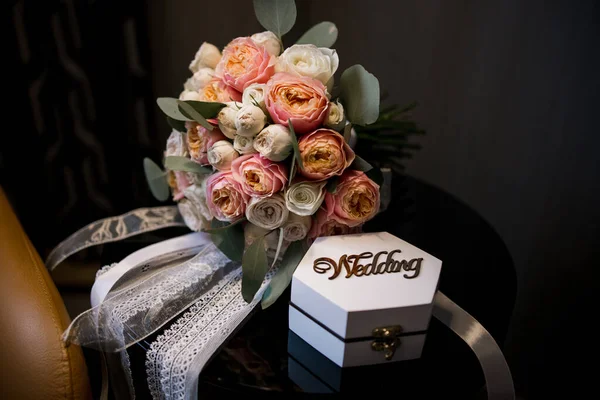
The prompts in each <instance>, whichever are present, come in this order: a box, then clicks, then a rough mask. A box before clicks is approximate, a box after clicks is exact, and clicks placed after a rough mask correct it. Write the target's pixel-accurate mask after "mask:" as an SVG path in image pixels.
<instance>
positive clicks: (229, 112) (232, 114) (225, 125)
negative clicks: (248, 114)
mask: <svg viewBox="0 0 600 400" xmlns="http://www.w3.org/2000/svg"><path fill="white" fill-rule="evenodd" d="M226 104H227V107H223V108H221V111H219V114H217V119H218V120H219V129H220V130H221V132H223V135H225V136H227V137H228V138H229V139H233V138H234V137H235V133H236V132H237V128H236V127H235V119H236V116H237V113H238V111H239V109H238V108H237V107H236V106H235V103H234V102H229V103H226Z"/></svg>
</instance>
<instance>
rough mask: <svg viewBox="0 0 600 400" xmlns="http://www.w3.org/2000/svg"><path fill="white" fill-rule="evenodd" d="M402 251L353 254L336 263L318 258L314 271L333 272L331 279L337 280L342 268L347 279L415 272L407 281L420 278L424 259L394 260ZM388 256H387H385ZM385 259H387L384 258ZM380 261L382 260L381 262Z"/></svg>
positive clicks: (321, 272)
mask: <svg viewBox="0 0 600 400" xmlns="http://www.w3.org/2000/svg"><path fill="white" fill-rule="evenodd" d="M401 252H402V250H399V249H397V250H392V251H390V252H389V253H388V252H387V251H380V252H379V253H377V254H375V256H373V253H371V252H370V251H366V252H364V253H360V254H352V255H346V254H344V255H343V256H341V257H340V260H339V261H338V262H337V263H336V262H335V260H333V259H331V258H329V257H320V258H317V259H316V260H315V261H314V263H313V269H314V271H315V272H317V273H319V274H324V273H326V272H327V271H329V270H333V274H332V275H331V276H330V277H329V279H335V278H337V277H338V275H339V274H340V273H341V272H342V268H343V269H344V270H345V271H346V278H350V277H352V276H353V275H354V276H367V275H371V274H373V275H378V274H384V273H396V272H401V271H405V272H407V273H408V272H414V273H413V274H412V275H410V276H409V275H408V274H404V277H405V278H406V279H414V278H416V277H418V276H419V273H420V272H421V263H422V261H423V259H422V258H413V259H411V260H410V261H407V260H394V258H393V255H394V254H396V253H401ZM386 254H387V256H385V255H386ZM383 257H385V259H384V258H383ZM371 258H372V259H373V261H372V262H370V263H368V264H362V263H361V261H362V262H366V261H368V260H369V259H371ZM380 260H382V261H381V262H380Z"/></svg>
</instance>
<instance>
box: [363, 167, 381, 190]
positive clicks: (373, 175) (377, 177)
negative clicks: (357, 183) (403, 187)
mask: <svg viewBox="0 0 600 400" xmlns="http://www.w3.org/2000/svg"><path fill="white" fill-rule="evenodd" d="M365 175H367V176H368V177H369V179H371V180H372V181H373V182H375V183H376V184H378V185H379V186H381V185H382V184H383V173H382V172H381V170H380V169H379V168H377V167H373V168H371V169H370V170H369V171H367V172H366V173H365Z"/></svg>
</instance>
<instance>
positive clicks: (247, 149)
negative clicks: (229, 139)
mask: <svg viewBox="0 0 600 400" xmlns="http://www.w3.org/2000/svg"><path fill="white" fill-rule="evenodd" d="M233 148H234V149H235V151H237V152H238V153H240V154H252V153H256V150H254V138H251V137H246V136H240V135H235V138H234V139H233Z"/></svg>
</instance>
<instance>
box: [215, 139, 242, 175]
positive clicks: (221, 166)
mask: <svg viewBox="0 0 600 400" xmlns="http://www.w3.org/2000/svg"><path fill="white" fill-rule="evenodd" d="M239 156H240V155H239V154H238V152H237V151H235V149H234V148H233V145H232V144H231V143H230V142H228V141H227V140H219V141H218V142H215V143H214V144H213V145H212V146H211V147H210V148H209V149H208V162H209V163H210V165H212V166H213V167H215V168H216V169H218V170H219V171H229V170H230V169H231V162H232V161H233V160H235V159H236V158H238V157H239Z"/></svg>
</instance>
